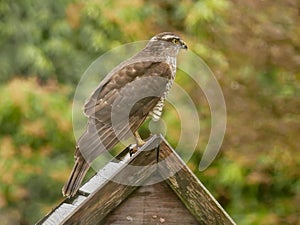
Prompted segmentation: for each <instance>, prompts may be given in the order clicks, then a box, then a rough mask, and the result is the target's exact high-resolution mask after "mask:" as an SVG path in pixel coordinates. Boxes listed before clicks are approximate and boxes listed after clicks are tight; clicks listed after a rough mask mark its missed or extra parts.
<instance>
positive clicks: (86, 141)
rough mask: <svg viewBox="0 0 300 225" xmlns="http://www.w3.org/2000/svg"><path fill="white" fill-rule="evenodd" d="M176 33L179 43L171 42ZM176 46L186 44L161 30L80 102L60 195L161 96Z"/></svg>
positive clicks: (73, 189) (166, 86) (74, 188)
mask: <svg viewBox="0 0 300 225" xmlns="http://www.w3.org/2000/svg"><path fill="white" fill-rule="evenodd" d="M164 37H165V39H163V38H164ZM167 38H168V39H167ZM175 38H176V40H178V41H180V42H178V43H177V42H176V43H175V41H172V40H174V39H175ZM168 48H169V49H170V50H169V52H166V49H168ZM181 48H186V45H185V43H184V42H183V41H181V40H180V39H179V37H178V36H177V35H175V34H172V33H161V34H159V35H157V36H155V37H153V38H152V39H151V40H150V41H149V43H148V45H147V46H146V47H145V48H144V49H143V50H142V51H141V52H139V53H138V54H136V55H135V56H133V57H132V58H130V59H129V60H127V61H125V62H123V63H121V64H120V65H119V66H117V67H116V68H115V69H113V70H112V71H111V72H110V73H109V74H108V75H107V76H106V77H105V78H104V79H103V80H102V82H101V83H100V84H99V86H98V87H97V88H96V90H95V91H94V92H93V94H92V95H91V97H90V98H89V99H88V100H87V102H86V103H85V106H84V113H85V115H86V116H87V117H88V124H87V127H86V130H85V132H84V133H83V134H82V136H81V137H80V138H79V140H78V142H77V146H76V150H75V165H74V167H73V170H72V172H71V174H70V177H69V179H68V181H67V182H66V183H65V185H64V187H63V189H62V192H63V195H64V196H74V195H75V194H76V192H77V190H78V189H79V186H80V184H81V182H82V180H83V178H84V176H85V174H86V173H87V171H88V169H89V167H90V164H91V163H92V161H93V160H94V159H95V158H96V157H98V156H99V155H100V154H101V153H103V152H104V151H109V150H111V149H112V148H113V147H114V146H115V145H116V144H117V143H118V142H119V141H120V140H122V139H126V138H128V137H130V135H132V133H134V132H135V131H137V130H138V128H139V127H140V126H141V124H142V123H143V122H144V120H145V119H146V118H147V116H148V115H149V113H150V112H152V110H154V108H155V107H156V106H157V105H158V103H159V102H160V101H163V100H164V98H165V96H166V92H167V91H168V89H169V88H170V85H171V84H172V82H173V80H174V77H175V70H174V68H175V69H176V56H177V53H178V51H179V49H181ZM170 58H171V59H172V61H170ZM174 63H175V64H174Z"/></svg>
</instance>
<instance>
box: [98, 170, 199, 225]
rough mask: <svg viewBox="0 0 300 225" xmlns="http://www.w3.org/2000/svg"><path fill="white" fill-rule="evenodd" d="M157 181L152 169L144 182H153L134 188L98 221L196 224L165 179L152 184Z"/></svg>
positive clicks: (132, 224)
mask: <svg viewBox="0 0 300 225" xmlns="http://www.w3.org/2000/svg"><path fill="white" fill-rule="evenodd" d="M157 180H161V177H160V175H159V174H157V172H155V173H154V174H153V175H151V177H149V178H148V179H147V180H146V183H153V184H152V185H145V186H141V187H139V188H138V189H137V190H135V191H134V192H133V193H132V194H131V195H130V196H129V197H128V198H127V199H126V201H124V202H122V203H121V204H120V205H119V206H118V207H117V208H116V209H114V210H113V211H112V212H110V213H109V214H108V215H107V217H105V219H104V220H103V221H101V224H102V225H109V224H118V225H126V224H130V225H142V224H145V225H157V224H168V225H182V224H184V225H198V224H199V223H198V221H197V220H196V218H195V217H194V216H193V215H192V214H191V213H190V212H189V210H188V209H187V208H186V207H185V205H184V204H183V203H182V202H181V200H180V199H179V198H178V196H177V195H176V194H175V193H174V191H172V190H171V188H170V187H169V186H168V185H167V184H166V182H164V181H162V182H159V183H155V182H156V181H157Z"/></svg>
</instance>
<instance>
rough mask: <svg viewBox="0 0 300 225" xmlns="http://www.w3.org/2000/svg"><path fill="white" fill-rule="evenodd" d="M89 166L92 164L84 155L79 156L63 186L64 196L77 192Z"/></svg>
mask: <svg viewBox="0 0 300 225" xmlns="http://www.w3.org/2000/svg"><path fill="white" fill-rule="evenodd" d="M89 168H90V165H89V164H88V163H87V162H86V161H85V160H84V159H83V158H82V157H79V158H77V160H76V162H75V165H74V167H73V170H72V172H71V174H70V176H69V179H68V181H67V182H66V183H65V185H64V186H63V188H62V193H63V195H64V196H67V197H72V196H74V195H75V194H76V192H77V190H78V189H79V187H80V184H81V182H82V180H83V178H84V177H85V174H86V173H87V171H88V169H89Z"/></svg>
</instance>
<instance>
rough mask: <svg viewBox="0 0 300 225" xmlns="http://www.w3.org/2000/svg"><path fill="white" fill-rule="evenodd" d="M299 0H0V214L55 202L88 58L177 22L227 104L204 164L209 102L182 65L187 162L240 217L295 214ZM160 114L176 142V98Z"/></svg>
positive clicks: (5, 220) (39, 212)
mask: <svg viewBox="0 0 300 225" xmlns="http://www.w3.org/2000/svg"><path fill="white" fill-rule="evenodd" d="M299 7H300V6H299V3H298V2H297V1H296V0H289V1H271V0H265V1H258V0H256V1H248V2H247V1H239V0H231V1H228V0H201V1H191V0H183V1H170V0H166V1H158V0H154V1H149V0H132V1H122V0H114V1H108V0H102V1H100V0H88V1H79V0H77V1H76V0H59V1H36V0H24V1H8V0H2V1H1V2H0V16H1V21H0V46H1V48H0V49H1V51H0V74H1V75H0V81H1V82H2V83H1V86H0V97H1V101H0V122H1V123H0V125H1V126H0V173H1V176H0V207H1V210H0V221H1V223H2V224H24V225H27V224H33V223H34V222H36V221H37V220H38V219H39V218H41V217H42V216H44V215H45V214H46V213H47V212H48V211H49V210H51V208H52V207H53V206H55V205H56V204H57V203H58V202H59V201H61V199H62V197H61V193H60V189H61V187H62V185H63V183H64V181H65V180H66V178H67V176H68V173H69V172H70V168H71V166H72V161H73V150H74V144H75V140H74V138H73V132H72V123H71V107H72V95H73V93H74V91H75V88H76V84H77V82H78V81H79V79H80V76H81V75H82V73H83V72H84V71H85V69H86V68H87V66H88V65H89V64H90V63H91V62H92V61H93V60H94V59H95V58H97V57H98V56H100V55H101V54H102V53H104V52H106V51H108V50H110V49H111V48H113V47H116V46H118V45H120V44H124V43H127V42H131V41H137V40H145V39H148V38H150V37H151V36H152V35H154V34H156V33H158V32H161V31H175V32H177V33H178V34H180V35H181V36H182V37H183V38H184V40H185V41H186V42H187V43H188V45H189V48H190V49H191V50H193V51H194V52H196V53H197V54H198V55H200V56H201V57H202V58H203V59H204V60H205V61H206V62H207V64H208V65H209V66H210V68H211V69H212V71H213V72H214V74H215V75H216V77H217V79H218V81H219V83H220V85H221V87H222V89H223V92H224V96H225V99H226V104H227V113H228V114H227V118H228V125H227V132H226V136H225V139H224V143H223V146H222V149H221V150H222V151H221V153H220V154H219V155H218V157H217V159H216V160H215V161H214V163H213V164H212V165H211V166H210V167H209V168H208V169H207V170H206V171H204V172H201V173H200V172H199V171H198V170H197V168H198V164H199V161H200V158H201V151H203V149H204V147H205V145H206V143H207V139H208V135H209V132H210V113H209V106H208V105H207V102H206V100H205V96H204V95H203V93H197V92H195V91H193V90H195V85H196V84H194V83H193V82H190V80H189V78H187V77H185V76H184V75H182V74H180V73H179V74H178V76H177V82H178V83H179V84H180V85H181V86H182V87H184V88H185V89H186V90H187V91H188V92H189V93H190V94H191V97H192V98H193V99H194V101H195V102H200V104H199V114H200V115H201V118H202V120H201V129H202V132H201V136H200V143H199V148H198V149H197V151H196V152H195V153H194V156H193V158H192V159H191V160H190V161H189V167H190V168H192V170H193V171H194V172H195V173H196V175H197V176H198V177H199V178H200V179H201V180H202V181H203V183H204V184H205V185H206V187H207V188H208V189H209V190H210V191H211V192H212V193H213V195H214V196H216V198H217V200H218V201H219V202H220V203H221V205H222V206H223V207H224V208H225V209H226V210H227V211H228V212H229V214H230V215H231V216H232V217H233V218H234V220H235V221H236V222H237V224H249V225H250V224H259V225H261V224H299V221H298V219H299V214H300V208H299V205H300V181H299V180H300V179H299V177H300V172H299V167H300V152H299V131H300V124H299V121H300V113H299V109H300V91H299V88H300V85H299V84H300V82H299V80H300V72H299V71H300V19H299ZM168 109H170V110H169V111H168ZM164 118H165V121H166V122H167V124H168V133H167V135H168V137H167V138H168V140H169V141H170V142H171V144H173V145H175V144H176V138H173V137H178V135H179V133H178V132H180V129H178V126H179V124H178V121H177V119H178V118H177V116H176V115H175V114H174V113H172V110H171V106H168V105H167V109H166V112H165V114H164ZM144 132H145V131H144Z"/></svg>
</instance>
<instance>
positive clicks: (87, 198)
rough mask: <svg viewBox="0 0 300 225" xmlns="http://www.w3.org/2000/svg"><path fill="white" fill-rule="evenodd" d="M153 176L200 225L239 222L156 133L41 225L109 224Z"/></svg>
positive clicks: (96, 178)
mask: <svg viewBox="0 0 300 225" xmlns="http://www.w3.org/2000/svg"><path fill="white" fill-rule="evenodd" d="M157 146H159V148H157ZM120 155H124V152H123V153H121V154H120ZM137 168H138V169H137ZM151 177H152V178H153V177H156V178H157V177H159V179H161V180H164V182H166V183H167V185H168V186H169V187H170V188H171V189H172V190H173V191H174V193H175V194H176V195H177V196H178V197H179V199H180V200H181V202H182V203H183V204H184V205H185V207H186V208H187V209H188V210H189V212H190V213H191V214H192V215H193V216H194V218H195V220H196V221H198V223H199V224H220V225H221V224H235V223H234V221H233V220H232V219H231V218H230V217H229V215H228V214H227V213H226V212H225V210H224V209H223V208H222V207H221V206H220V204H219V203H218V202H217V201H216V200H215V199H214V197H213V196H212V195H211V194H210V193H209V191H208V190H207V189H206V188H205V187H204V185H203V184H202V183H201V182H200V181H199V180H198V178H197V177H196V176H195V175H194V174H193V173H192V172H191V170H190V169H189V168H188V167H187V166H186V165H185V163H184V162H183V161H182V160H181V158H180V157H179V156H178V155H177V154H176V152H175V151H174V150H173V149H172V148H171V147H170V145H169V144H168V143H167V142H166V140H165V139H164V138H163V137H162V136H156V135H155V136H153V137H152V138H151V139H149V140H148V141H147V142H146V144H145V145H144V146H143V147H142V148H141V150H139V151H138V152H136V153H135V154H134V155H133V156H132V157H129V155H128V154H127V155H126V156H125V157H124V158H123V159H122V161H116V160H113V161H111V162H109V163H108V164H107V165H106V166H105V167H104V168H103V169H101V170H100V171H99V172H98V173H97V174H96V175H95V176H93V177H92V178H91V179H90V180H89V181H88V182H87V183H86V184H84V185H83V186H82V187H81V188H80V190H79V192H78V194H77V195H76V196H74V197H73V198H70V199H66V200H65V201H63V202H62V203H61V204H60V205H59V206H57V207H56V208H54V209H53V210H52V211H51V212H50V213H49V214H48V215H46V216H45V217H44V218H43V219H41V220H40V221H39V222H38V223H37V225H54V224H55V225H57V224H109V223H107V221H109V219H108V218H109V217H107V216H108V214H109V213H110V212H112V211H113V210H114V209H116V208H117V206H118V205H120V203H122V202H123V201H124V200H125V199H126V198H127V197H128V196H129V195H130V194H132V193H133V192H134V191H135V190H136V189H137V188H138V187H139V186H142V185H143V184H145V182H147V180H149V179H150V178H151ZM124 181H126V182H124ZM153 216H154V217H155V216H156V215H153ZM106 217H107V218H106ZM131 218H132V217H130V215H129V217H128V218H127V219H128V224H131V223H130V220H131ZM153 219H155V218H153ZM162 219H164V218H162ZM105 220H106V222H105ZM121 224H122V223H121ZM123 224H124V223H123ZM166 224H168V223H166Z"/></svg>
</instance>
